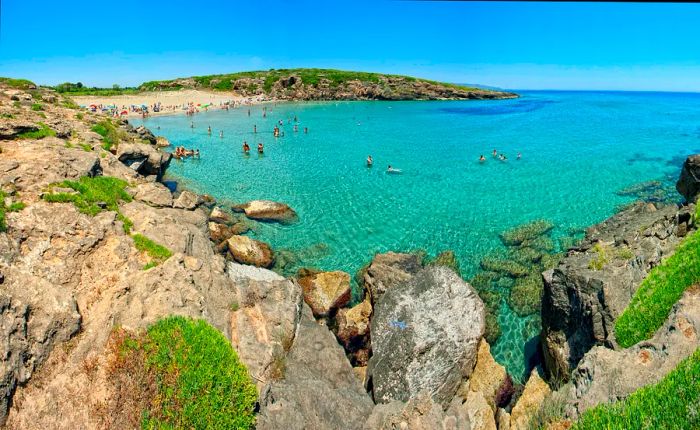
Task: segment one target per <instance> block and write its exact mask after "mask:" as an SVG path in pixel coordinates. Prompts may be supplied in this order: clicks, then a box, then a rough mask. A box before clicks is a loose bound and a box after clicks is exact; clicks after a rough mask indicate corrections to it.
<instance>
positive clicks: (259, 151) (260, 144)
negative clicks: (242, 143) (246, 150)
mask: <svg viewBox="0 0 700 430" xmlns="http://www.w3.org/2000/svg"><path fill="white" fill-rule="evenodd" d="M262 153H263V144H262V143H258V154H262Z"/></svg>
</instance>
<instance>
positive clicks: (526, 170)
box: [134, 91, 700, 378]
mask: <svg viewBox="0 0 700 430" xmlns="http://www.w3.org/2000/svg"><path fill="white" fill-rule="evenodd" d="M519 94H521V96H522V97H521V98H519V99H513V100H499V101H435V102H432V101H430V102H427V101H416V102H379V101H377V102H320V103H316V102H314V103H279V104H268V105H267V108H268V114H267V117H266V118H263V117H262V106H254V107H251V108H250V110H251V116H248V113H247V112H248V108H247V107H243V108H238V109H232V110H230V111H223V110H218V109H216V110H213V111H210V112H207V113H201V114H198V115H197V116H195V117H194V119H193V121H194V124H195V127H194V128H190V121H191V119H190V118H189V117H186V116H185V115H184V114H183V115H177V116H166V117H154V118H150V119H146V120H145V121H141V120H136V121H134V122H135V123H137V124H140V123H141V122H143V123H144V124H145V125H146V126H148V127H150V128H151V129H152V130H153V131H154V132H155V133H156V134H161V135H164V136H166V137H167V138H168V139H170V141H171V142H172V143H173V144H174V145H184V146H185V147H187V148H198V149H199V150H200V151H201V154H202V155H201V158H200V159H188V160H185V161H177V160H173V162H172V164H171V167H170V169H169V170H168V172H169V173H168V174H169V175H170V177H171V178H172V179H175V180H177V181H178V182H179V183H180V184H181V185H183V186H184V187H186V188H190V189H193V190H195V191H198V192H200V193H208V194H211V195H213V196H214V197H216V198H217V199H222V200H229V201H232V202H243V201H247V200H252V199H271V200H276V201H282V202H285V203H288V204H289V205H291V206H292V207H293V208H294V209H295V210H296V211H297V212H298V214H299V218H300V219H299V222H298V223H296V224H293V225H277V224H259V225H258V227H257V229H256V230H255V231H254V232H253V233H252V234H251V235H252V236H254V237H255V238H257V239H260V240H263V241H266V242H269V243H270V244H272V245H273V247H274V248H276V249H284V250H290V251H291V252H292V253H293V254H294V255H295V258H297V259H298V261H296V262H295V263H294V264H293V265H292V266H290V267H287V269H288V270H293V269H295V268H298V267H305V266H311V267H317V268H320V269H324V270H345V271H347V272H349V273H350V274H355V273H356V272H357V270H358V269H360V268H361V267H362V266H363V265H364V264H366V263H367V262H368V261H369V260H370V259H371V258H372V256H373V255H374V254H375V253H377V252H385V251H389V250H394V251H408V250H414V249H424V250H426V251H427V253H428V254H429V255H435V254H436V253H438V252H440V251H442V250H453V251H454V252H455V253H456V255H457V257H458V259H459V263H460V265H461V269H462V274H463V277H465V278H467V279H468V278H470V277H471V276H473V275H474V274H475V273H476V272H477V271H478V270H479V262H480V260H481V259H482V258H483V257H484V256H486V255H488V254H490V253H493V252H495V251H498V250H500V249H503V245H502V244H501V241H500V239H499V233H500V232H502V231H504V230H507V229H509V228H512V227H514V226H517V225H520V224H523V223H526V222H528V221H531V220H534V219H546V220H550V221H551V222H553V223H554V225H555V229H554V231H553V236H554V238H555V239H556V238H557V237H564V236H570V235H573V234H580V232H581V231H582V229H584V228H585V227H587V226H590V225H592V224H594V223H597V222H600V221H602V220H603V219H605V218H606V217H609V216H610V215H612V214H614V213H615V212H616V210H617V209H618V208H619V207H620V206H621V205H624V204H625V203H629V202H630V201H632V200H634V199H635V196H632V195H620V194H619V193H618V191H620V190H622V189H625V188H628V187H630V186H634V185H635V184H639V183H641V182H646V181H657V182H656V183H655V184H657V186H658V188H659V189H663V190H666V191H668V190H670V191H668V193H669V194H670V195H671V197H672V198H673V197H677V196H675V195H674V194H673V193H674V192H673V183H674V182H675V180H676V178H677V176H678V173H679V171H680V167H681V165H682V163H683V160H684V159H685V157H686V156H687V155H688V154H690V153H694V152H700V94H681V93H641V92H640V93H632V92H560V91H520V92H519ZM295 116H296V117H297V119H298V121H299V122H298V126H299V131H298V132H294V131H293V125H294V117H295ZM280 120H281V121H282V122H283V125H282V126H281V128H282V131H283V132H284V137H280V138H277V139H276V138H274V137H273V134H272V130H273V127H274V126H275V125H276V124H277V123H278V121H280ZM253 125H257V129H258V133H257V134H254V133H253ZM207 126H211V128H212V130H213V132H212V135H211V136H209V135H207ZM304 127H308V129H309V132H308V134H305V133H304V132H303V129H304ZM158 128H159V129H158ZM220 130H223V132H224V137H223V139H222V138H220V137H219V131H220ZM243 141H247V142H248V143H249V144H250V146H251V147H252V148H253V150H255V147H256V146H257V144H258V142H262V143H263V144H264V145H265V153H264V155H262V156H259V155H258V154H257V153H255V152H253V153H252V155H250V156H244V155H243V154H242V152H241V145H242V143H243ZM494 149H496V150H497V151H498V153H499V154H500V153H504V154H506V156H507V161H505V162H504V161H500V160H498V159H496V158H493V157H492V156H491V153H492V151H493V150H494ZM518 153H521V154H522V158H521V159H519V160H518V159H517V154H518ZM482 154H483V155H484V156H485V157H486V159H487V161H486V162H485V163H479V161H478V159H479V156H480V155H482ZM368 155H372V157H373V158H374V166H373V167H372V168H368V167H366V166H365V159H366V158H367V156H368ZM388 165H392V166H393V167H395V168H398V169H401V170H402V173H401V174H387V173H386V168H387V166H388ZM499 319H500V321H501V325H502V327H503V335H502V336H501V338H500V339H499V341H498V342H497V343H496V344H495V345H493V346H492V351H493V353H494V355H495V357H496V359H497V360H498V361H499V362H501V363H503V364H504V365H506V366H507V368H508V370H509V371H510V372H511V374H512V375H514V376H515V377H516V378H519V377H520V376H522V375H523V374H524V373H525V372H526V371H527V361H528V359H530V355H531V354H532V353H533V351H534V350H535V349H536V348H534V347H533V346H532V345H535V344H536V341H535V340H534V339H533V338H534V337H535V336H537V333H538V331H539V324H538V317H537V316H530V317H526V318H520V317H518V316H517V315H515V314H514V313H513V312H512V311H511V310H510V308H509V307H508V305H507V304H506V303H505V301H504V302H503V304H502V306H501V315H500V316H499ZM526 344H527V345H528V346H527V348H526Z"/></svg>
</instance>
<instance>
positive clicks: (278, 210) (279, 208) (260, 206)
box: [233, 200, 297, 223]
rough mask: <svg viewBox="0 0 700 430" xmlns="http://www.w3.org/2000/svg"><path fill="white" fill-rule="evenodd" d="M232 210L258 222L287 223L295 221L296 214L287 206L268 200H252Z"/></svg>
mask: <svg viewBox="0 0 700 430" xmlns="http://www.w3.org/2000/svg"><path fill="white" fill-rule="evenodd" d="M233 209H234V210H238V211H243V212H244V213H245V216H247V217H248V218H250V219H254V220H258V221H276V222H281V223H288V222H292V221H294V220H296V219H297V214H296V212H294V210H293V209H292V208H290V207H289V206H288V205H286V204H284V203H278V202H273V201H270V200H253V201H250V202H248V203H244V204H242V205H238V206H234V207H233Z"/></svg>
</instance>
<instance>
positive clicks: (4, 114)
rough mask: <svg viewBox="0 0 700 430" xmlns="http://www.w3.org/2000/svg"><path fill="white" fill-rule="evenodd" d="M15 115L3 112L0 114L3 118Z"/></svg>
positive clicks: (10, 117)
mask: <svg viewBox="0 0 700 430" xmlns="http://www.w3.org/2000/svg"><path fill="white" fill-rule="evenodd" d="M14 117H15V116H14V115H12V114H11V113H2V114H0V118H3V119H12V118H14Z"/></svg>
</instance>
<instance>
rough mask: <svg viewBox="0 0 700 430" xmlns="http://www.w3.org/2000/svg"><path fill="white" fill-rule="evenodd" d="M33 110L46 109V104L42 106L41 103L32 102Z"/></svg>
mask: <svg viewBox="0 0 700 430" xmlns="http://www.w3.org/2000/svg"><path fill="white" fill-rule="evenodd" d="M32 110H33V111H40V110H44V106H42V105H41V104H40V103H32Z"/></svg>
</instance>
